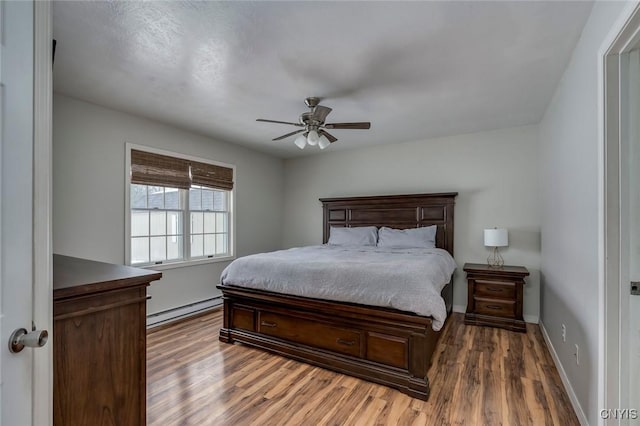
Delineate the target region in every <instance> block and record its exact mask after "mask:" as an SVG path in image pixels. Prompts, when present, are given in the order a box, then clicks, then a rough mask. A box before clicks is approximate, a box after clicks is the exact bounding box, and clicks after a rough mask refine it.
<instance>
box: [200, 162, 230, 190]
mask: <svg viewBox="0 0 640 426" xmlns="http://www.w3.org/2000/svg"><path fill="white" fill-rule="evenodd" d="M190 164H191V182H192V183H193V185H200V186H205V187H207V188H213V189H222V190H227V191H231V190H232V189H233V169H231V168H229V167H223V166H216V165H214V164H207V163H199V162H197V161H190Z"/></svg>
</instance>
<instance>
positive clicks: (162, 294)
mask: <svg viewBox="0 0 640 426" xmlns="http://www.w3.org/2000/svg"><path fill="white" fill-rule="evenodd" d="M53 112H54V113H53V122H54V129H53V251H54V253H60V254H66V255H70V256H78V257H84V258H89V259H94V260H99V261H105V262H113V263H120V264H121V263H124V262H125V254H124V250H125V235H124V223H125V214H126V212H125V211H124V206H125V204H124V203H125V170H124V169H125V143H126V142H131V143H135V144H140V145H146V146H151V147H155V148H160V149H166V150H169V151H173V152H178V153H181V154H187V155H194V156H198V157H202V158H206V159H211V160H216V161H222V162H225V163H229V164H234V165H236V209H237V211H236V232H237V236H236V254H237V256H244V255H247V254H251V253H256V252H262V251H270V250H276V249H278V248H280V241H281V227H282V222H281V206H282V201H283V163H282V160H280V159H276V158H273V157H270V156H268V155H264V154H261V153H257V152H256V151H252V150H249V149H246V148H243V147H239V146H237V145H232V144H228V143H223V142H219V141H214V140H212V139H210V138H207V137H203V136H200V135H196V134H193V133H189V132H186V131H182V130H178V129H176V128H175V127H171V126H167V125H164V124H160V123H158V122H154V121H151V120H147V119H143V118H139V117H135V116H132V115H129V114H125V113H121V112H117V111H114V110H110V109H107V108H103V107H100V106H97V105H93V104H89V103H86V102H82V101H78V100H75V99H71V98H68V97H64V96H61V95H56V96H55V97H54V108H53ZM227 264H228V262H219V263H210V264H206V265H198V266H190V267H185V268H176V269H170V270H165V271H163V274H164V277H163V278H162V280H160V281H158V282H156V283H155V284H153V285H152V286H151V287H150V290H149V294H151V296H152V299H151V300H150V302H149V305H148V310H149V313H150V314H151V313H155V312H158V311H162V310H165V309H169V308H173V307H177V306H182V305H185V304H188V303H193V302H197V301H201V300H205V299H207V298H210V297H213V296H215V295H218V294H219V292H218V290H217V289H216V288H215V284H217V283H218V281H219V278H220V273H221V272H222V269H224V267H225V266H226V265H227Z"/></svg>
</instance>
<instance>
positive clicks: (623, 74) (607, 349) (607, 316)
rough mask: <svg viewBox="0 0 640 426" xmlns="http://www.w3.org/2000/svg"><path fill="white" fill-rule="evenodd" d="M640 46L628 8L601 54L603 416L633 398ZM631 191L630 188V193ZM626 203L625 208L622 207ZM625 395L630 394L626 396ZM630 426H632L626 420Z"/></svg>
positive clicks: (636, 11)
mask: <svg viewBox="0 0 640 426" xmlns="http://www.w3.org/2000/svg"><path fill="white" fill-rule="evenodd" d="M639 41H640V6H639V5H638V3H631V4H629V5H628V6H627V7H626V9H625V10H624V12H623V13H622V14H621V16H620V17H619V19H618V21H617V22H616V23H615V24H614V26H613V28H612V29H611V31H610V32H609V34H608V36H607V37H606V39H605V41H604V43H603V44H602V47H601V49H600V51H599V54H598V98H599V99H598V109H599V111H598V117H599V120H598V121H599V122H598V125H599V129H598V130H599V132H598V133H599V138H598V141H599V146H598V157H599V158H598V163H599V164H598V169H599V170H598V207H599V208H598V210H599V211H598V216H599V218H598V219H599V220H598V222H599V226H598V228H599V229H598V234H599V247H598V258H599V266H600V268H599V277H598V278H599V284H600V285H599V318H600V321H599V330H598V335H599V336H598V337H599V353H598V355H599V356H598V371H599V374H598V405H599V407H598V412H599V413H600V412H601V410H603V409H624V408H640V407H627V401H625V400H624V397H625V395H627V393H628V389H627V388H626V385H625V383H624V382H623V381H622V380H620V378H621V377H627V375H626V374H627V373H626V372H627V371H628V362H627V361H626V360H625V358H624V357H622V354H623V353H624V352H625V349H626V350H628V343H627V341H628V339H627V338H628V335H629V329H628V318H629V307H628V294H629V283H628V282H627V281H628V280H626V279H623V278H624V277H626V276H628V273H627V272H624V271H625V268H626V270H628V266H629V265H628V258H627V259H625V251H623V250H622V247H623V244H625V242H626V243H628V239H627V237H626V235H627V229H623V228H626V227H627V226H628V223H627V222H626V221H625V220H624V218H623V217H622V214H623V213H624V210H623V209H624V207H626V204H624V203H626V200H625V199H623V198H622V197H621V194H622V191H623V190H624V189H625V188H626V186H625V184H624V181H623V178H624V176H623V175H622V173H624V172H625V169H624V168H622V167H621V158H626V156H625V152H626V146H627V144H628V139H627V137H628V135H627V131H626V129H625V128H624V127H623V126H622V125H621V124H622V123H623V121H624V112H625V110H624V109H623V104H624V103H625V102H626V100H627V97H626V96H627V93H628V90H627V89H628V83H627V79H628V75H627V65H628V53H629V52H630V51H631V50H632V49H633V48H634V47H636V46H637V45H638V42H639ZM626 189H628V188H626ZM621 203H623V204H621ZM625 390H626V391H627V393H625ZM603 417H605V416H603V415H601V416H600V419H599V421H598V423H599V424H601V425H604V424H605V421H606V422H607V424H612V423H611V422H613V423H614V424H615V423H617V424H623V422H624V421H625V420H623V419H617V420H616V419H612V418H610V419H609V420H605V419H604V418H603ZM626 421H628V420H626Z"/></svg>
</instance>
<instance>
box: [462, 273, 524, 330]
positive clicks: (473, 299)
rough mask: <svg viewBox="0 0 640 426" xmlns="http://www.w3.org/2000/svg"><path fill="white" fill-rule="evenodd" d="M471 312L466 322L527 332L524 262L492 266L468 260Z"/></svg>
mask: <svg viewBox="0 0 640 426" xmlns="http://www.w3.org/2000/svg"><path fill="white" fill-rule="evenodd" d="M464 271H465V272H466V273H467V283H468V288H467V312H466V314H465V316H464V322H465V324H473V325H488V326H493V327H501V328H505V329H507V330H512V331H520V332H526V331H527V328H526V325H525V323H524V319H523V317H522V302H523V298H524V295H523V292H524V284H525V281H524V279H525V277H527V276H528V275H529V271H528V270H527V268H525V267H522V266H502V267H500V268H495V267H491V266H489V265H486V264H478V263H467V264H465V265H464Z"/></svg>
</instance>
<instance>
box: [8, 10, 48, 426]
mask: <svg viewBox="0 0 640 426" xmlns="http://www.w3.org/2000/svg"><path fill="white" fill-rule="evenodd" d="M50 20H51V14H50V4H49V3H48V2H42V3H39V4H37V3H35V2H32V1H24V2H15V1H9V2H7V1H2V2H1V3H0V146H1V149H0V195H1V196H0V379H1V380H0V424H2V425H20V426H21V425H34V424H37V425H47V424H50V423H51V419H52V415H51V412H52V410H51V407H52V402H51V401H52V388H51V382H52V380H51V373H52V367H51V364H52V363H51V350H50V348H51V345H50V344H49V345H48V346H49V347H45V348H46V349H45V348H43V349H37V350H36V349H32V348H28V347H27V348H24V349H23V350H22V351H21V352H19V353H12V352H10V350H9V339H10V335H11V334H12V333H13V331H14V330H16V329H26V330H31V327H32V324H33V323H34V322H35V323H38V325H39V326H43V327H45V328H49V330H50V324H51V309H50V306H51V291H52V290H51V272H50V271H51V268H50V265H51V249H50V247H51V244H50V240H51V231H50V216H51V214H50V211H51V209H50V192H51V191H50V189H49V188H50V185H51V168H50V162H51V105H50V102H51V93H50V92H51V47H50V44H51V25H50ZM34 306H37V307H38V309H37V310H36V309H34ZM35 351H37V352H35ZM34 371H35V372H37V374H34ZM34 395H35V396H36V397H34Z"/></svg>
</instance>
